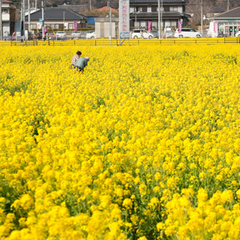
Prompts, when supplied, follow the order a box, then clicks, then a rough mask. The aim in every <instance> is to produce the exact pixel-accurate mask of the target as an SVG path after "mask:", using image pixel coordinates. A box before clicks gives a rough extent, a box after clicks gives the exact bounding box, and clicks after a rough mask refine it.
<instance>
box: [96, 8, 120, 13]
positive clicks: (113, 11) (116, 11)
mask: <svg viewBox="0 0 240 240" xmlns="http://www.w3.org/2000/svg"><path fill="white" fill-rule="evenodd" d="M95 11H97V12H109V7H108V6H105V7H102V8H98V9H96V10H95ZM111 12H112V14H114V13H116V14H118V10H116V9H114V8H111Z"/></svg>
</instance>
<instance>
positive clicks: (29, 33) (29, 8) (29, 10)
mask: <svg viewBox="0 0 240 240" xmlns="http://www.w3.org/2000/svg"><path fill="white" fill-rule="evenodd" d="M30 15H31V6H30V0H28V39H29V37H30V35H31V20H30Z"/></svg>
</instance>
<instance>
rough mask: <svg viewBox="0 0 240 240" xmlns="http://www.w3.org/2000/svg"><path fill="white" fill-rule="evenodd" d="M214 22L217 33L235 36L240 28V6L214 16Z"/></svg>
mask: <svg viewBox="0 0 240 240" xmlns="http://www.w3.org/2000/svg"><path fill="white" fill-rule="evenodd" d="M212 23H213V26H214V32H216V33H217V34H223V35H224V36H232V37H234V36H235V33H236V32H237V31H239V30H240V7H237V8H234V9H231V10H229V11H226V12H224V13H221V14H218V15H216V16H214V17H212Z"/></svg>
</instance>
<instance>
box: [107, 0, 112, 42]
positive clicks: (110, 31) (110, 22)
mask: <svg viewBox="0 0 240 240" xmlns="http://www.w3.org/2000/svg"><path fill="white" fill-rule="evenodd" d="M107 5H108V7H109V33H110V45H111V46H112V8H111V7H110V2H109V1H108V2H107Z"/></svg>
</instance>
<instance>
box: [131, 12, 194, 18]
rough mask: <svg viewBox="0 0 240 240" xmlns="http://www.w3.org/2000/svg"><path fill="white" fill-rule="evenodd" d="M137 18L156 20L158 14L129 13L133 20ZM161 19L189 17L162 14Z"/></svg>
mask: <svg viewBox="0 0 240 240" xmlns="http://www.w3.org/2000/svg"><path fill="white" fill-rule="evenodd" d="M135 16H137V18H138V19H150V18H158V12H138V13H130V17H131V18H134V17H135ZM162 16H163V18H167V19H171V18H172V19H175V18H184V17H189V16H188V15H186V14H183V13H180V12H163V13H162Z"/></svg>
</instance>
